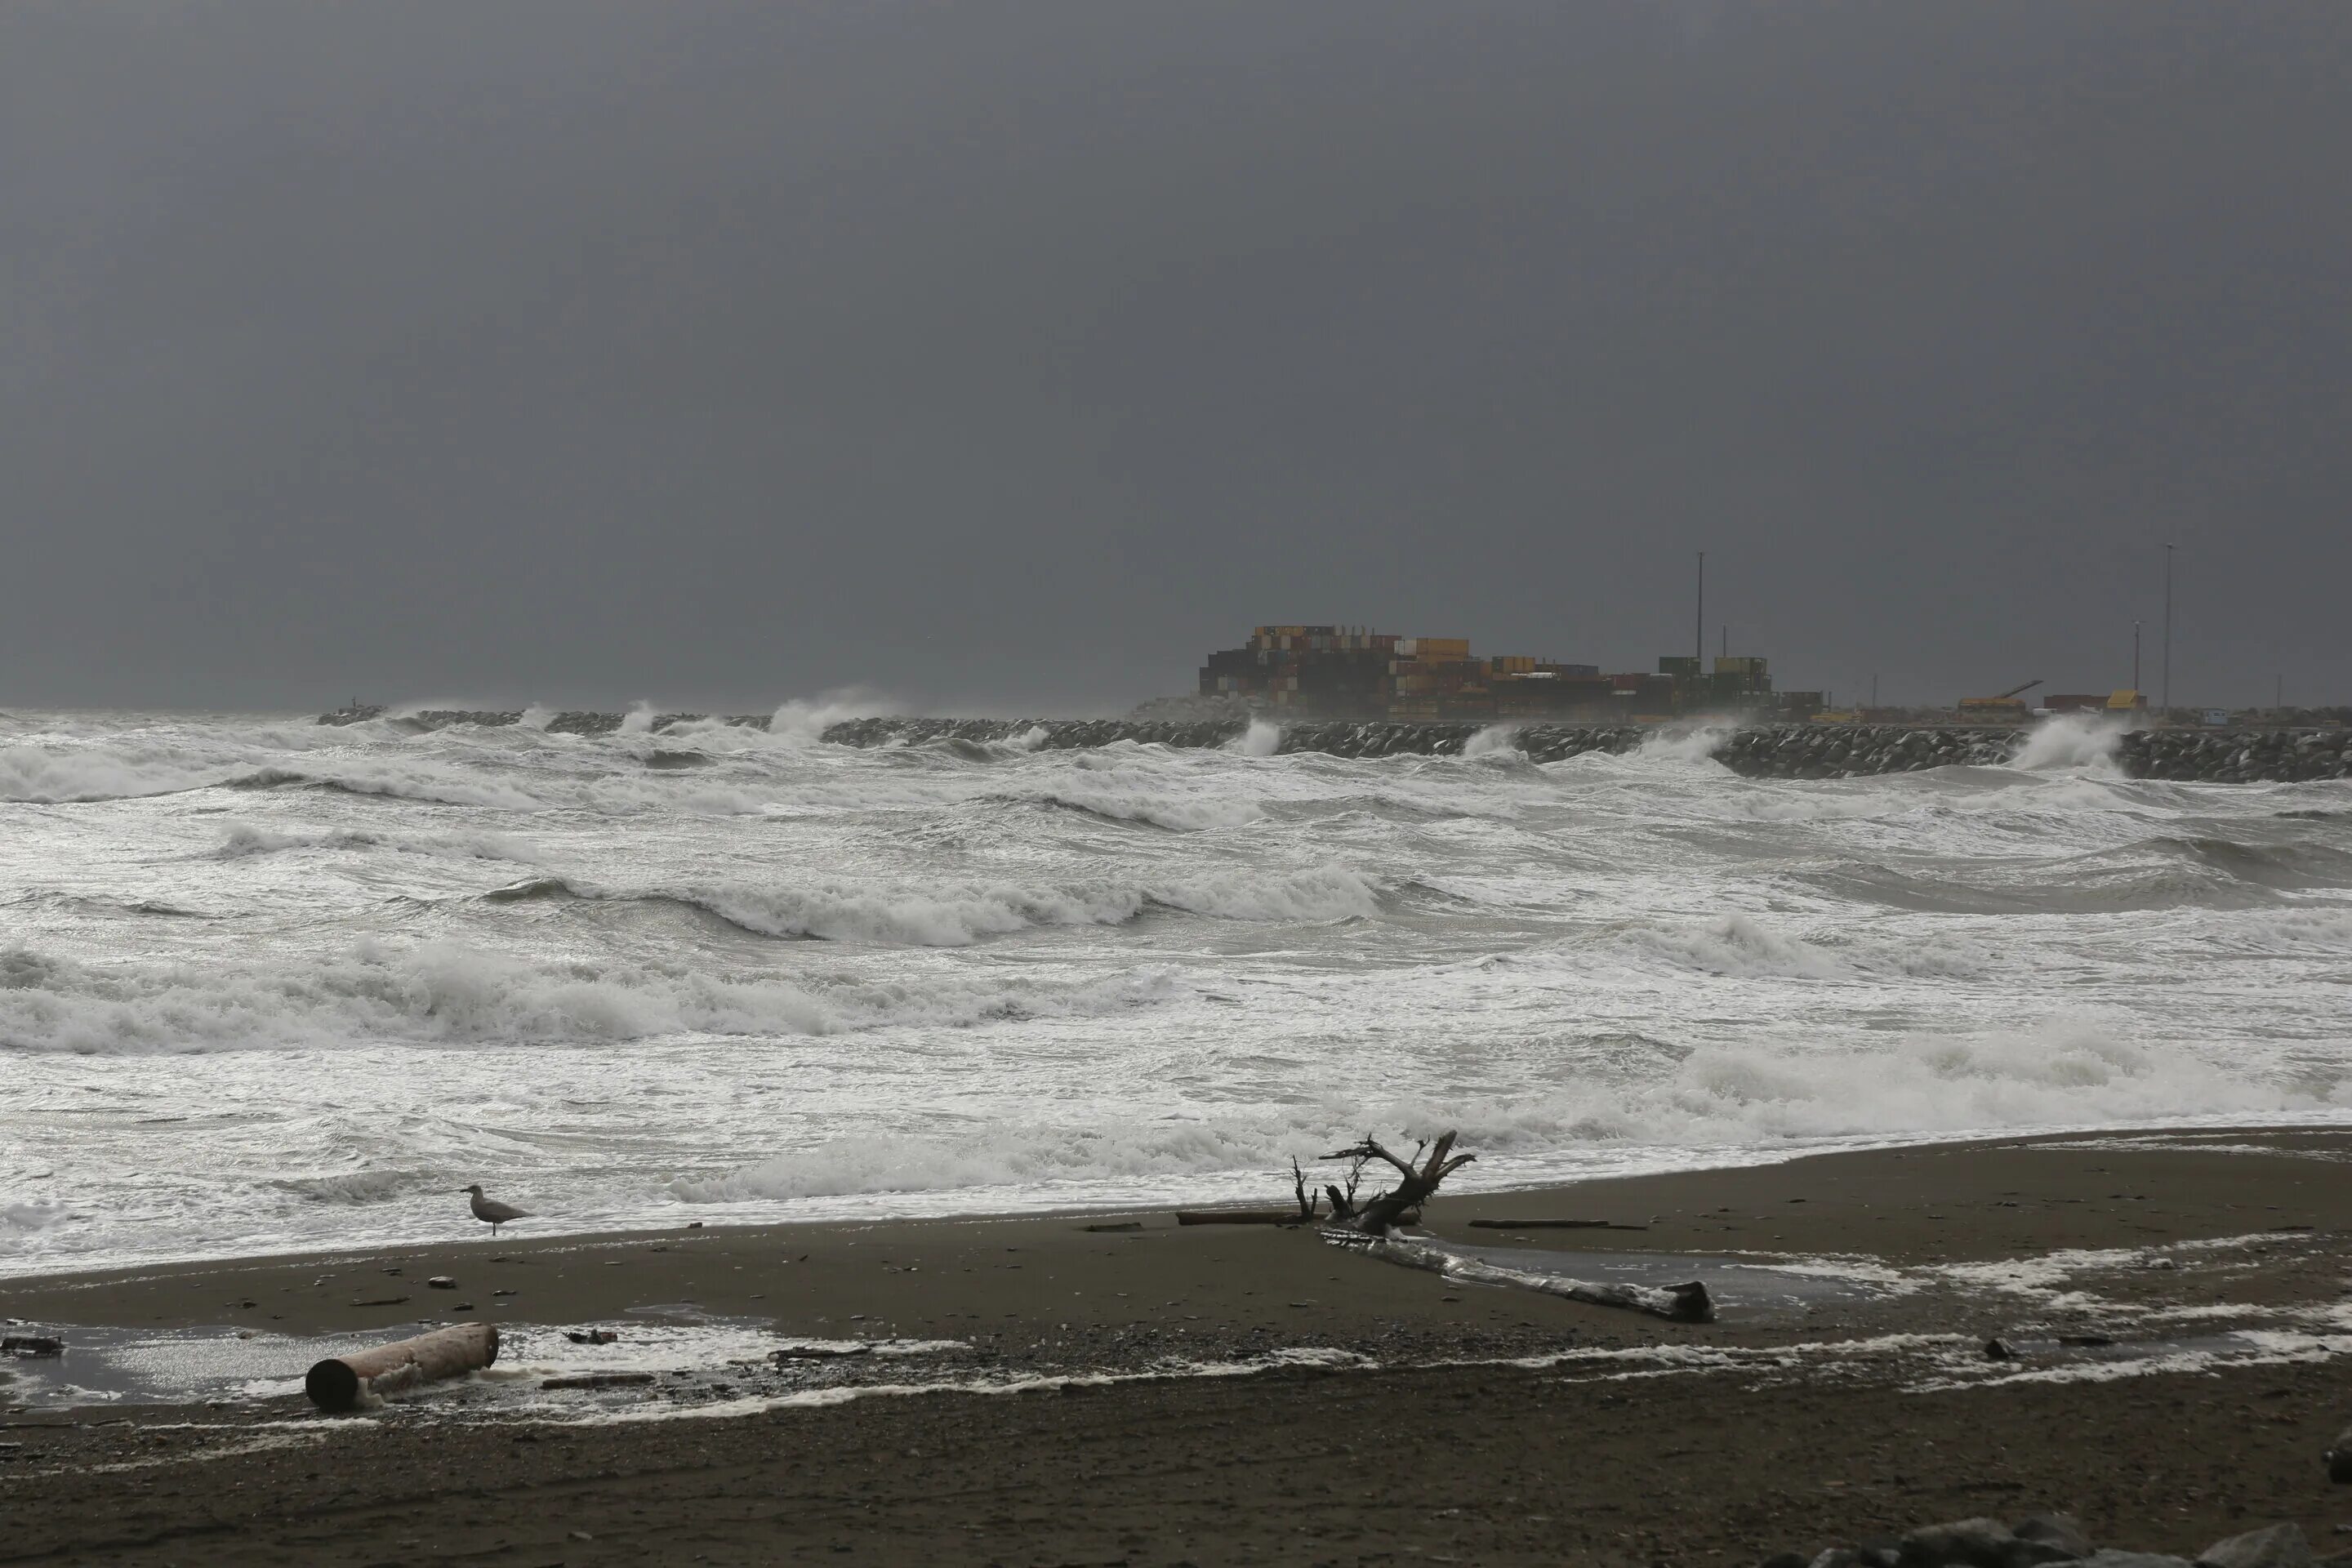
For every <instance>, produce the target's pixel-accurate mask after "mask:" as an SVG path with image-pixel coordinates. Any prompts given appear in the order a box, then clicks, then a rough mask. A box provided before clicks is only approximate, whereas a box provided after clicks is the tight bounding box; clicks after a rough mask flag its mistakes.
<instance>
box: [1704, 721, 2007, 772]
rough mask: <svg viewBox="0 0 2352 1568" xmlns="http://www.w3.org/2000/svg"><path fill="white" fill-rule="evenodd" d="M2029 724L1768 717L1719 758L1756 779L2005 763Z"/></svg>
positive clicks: (1733, 738)
mask: <svg viewBox="0 0 2352 1568" xmlns="http://www.w3.org/2000/svg"><path fill="white" fill-rule="evenodd" d="M2024 740H2025V732H2024V731H2021V730H1930V729H1909V728H1906V727H1905V726H1902V725H1898V724H1768V725H1764V726H1762V727H1760V728H1758V729H1753V730H1735V731H1732V732H1731V733H1730V734H1728V735H1726V736H1725V737H1724V738H1723V739H1722V740H1721V741H1720V742H1717V745H1716V748H1715V752H1714V756H1715V760H1716V761H1717V762H1718V763H1722V764H1723V765H1724V766H1725V767H1727V768H1729V769H1730V770H1731V771H1732V772H1733V773H1741V774H1745V775H1746V776H1747V777H1748V778H1766V779H1843V778H1854V777H1859V776H1862V775H1865V774H1872V773H1917V772H1920V771H1921V770H1923V769H1927V768H1948V767H1961V766H1975V767H1997V766H1999V765H2000V763H2005V762H2007V761H2009V760H2010V758H2011V757H2012V756H2014V755H2015V754H2016V753H2017V750H2018V748H2019V746H2020V745H2021V744H2022V743H2023V742H2024Z"/></svg>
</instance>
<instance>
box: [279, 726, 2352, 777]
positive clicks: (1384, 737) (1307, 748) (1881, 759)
mask: <svg viewBox="0 0 2352 1568" xmlns="http://www.w3.org/2000/svg"><path fill="white" fill-rule="evenodd" d="M629 718H630V716H629V715H625V714H620V713H593V712H585V711H569V712H562V713H557V714H554V715H551V717H549V718H548V720H547V721H546V722H545V724H544V725H543V726H542V727H543V728H545V729H547V730H549V731H554V732H557V733H568V734H581V735H603V734H610V733H612V732H614V731H617V730H620V729H621V728H623V726H624V725H625V723H627V722H628V721H629ZM708 718H709V716H708V715H706V714H700V713H657V714H652V715H647V716H646V717H645V719H644V721H643V727H644V728H646V729H647V730H650V731H656V732H659V731H665V730H668V729H671V728H673V727H675V726H677V725H679V724H684V723H690V722H695V721H705V720H707V719H708ZM372 719H384V720H386V721H388V722H391V723H394V724H398V725H400V726H402V727H404V728H407V729H412V730H416V731H425V730H440V729H446V728H448V727H450V726H452V725H457V724H477V725H486V726H496V725H504V724H519V723H520V722H522V721H523V714H521V713H520V712H489V711H460V710H425V711H422V712H412V713H402V714H397V715H394V714H390V713H388V712H387V710H383V709H381V708H367V707H353V708H347V709H343V710H339V711H337V712H334V713H326V714H321V715H320V719H319V722H320V723H321V724H356V723H362V722H364V721H368V720H372ZM719 722H722V723H726V724H733V725H741V726H746V727H750V728H753V729H765V728H767V727H768V724H769V720H768V718H767V716H766V715H765V714H757V713H751V714H733V715H729V716H727V717H725V718H723V719H721V720H719ZM1256 722H1258V723H1260V724H1263V725H1265V726H1266V727H1267V728H1269V729H1271V730H1272V731H1273V734H1272V736H1271V737H1270V742H1269V744H1268V745H1267V746H1266V747H1265V750H1266V751H1268V752H1272V753H1274V754H1277V755H1280V754H1288V753H1294V752H1317V753H1320V754H1322V755H1326V756H1334V757H1392V756H1422V757H1445V756H1458V755H1461V754H1462V753H1463V752H1466V751H1468V750H1470V749H1471V743H1472V742H1473V741H1474V740H1475V739H1476V738H1477V737H1478V736H1480V735H1481V734H1485V735H1487V736H1489V737H1490V738H1491V744H1492V745H1493V747H1494V748H1495V749H1496V750H1502V751H1512V752H1518V753H1519V754H1521V755H1523V756H1525V757H1527V758H1528V760H1529V761H1531V762H1538V763H1556V762H1559V761H1561V760H1562V759H1564V758H1568V757H1573V756H1579V755H1581V754H1583V753H1585V752H1612V753H1622V752H1632V751H1636V750H1638V749H1640V748H1641V747H1642V746H1643V744H1644V743H1646V742H1649V741H1651V740H1653V739H1654V738H1656V737H1657V736H1659V735H1660V733H1661V731H1659V729H1658V728H1657V727H1656V726H1654V725H1639V724H1512V725H1495V724H1475V723H1464V722H1432V723H1411V722H1400V721H1389V720H1362V721H1352V720H1307V721H1298V722H1295V723H1283V724H1279V725H1274V724H1272V723H1271V721H1256ZM1252 723H1253V721H1250V720H1247V719H1244V718H1242V717H1239V716H1236V715H1234V714H1232V713H1225V714H1223V715H1220V716H1213V717H1205V718H1204V717H1180V718H1166V719H885V718H873V719H848V720H844V721H840V722H838V723H835V724H831V725H828V726H826V728H825V729H824V732H823V735H822V739H823V740H824V741H825V742H828V743H830V744H833V745H840V746H865V747H872V746H922V745H946V744H958V743H961V744H963V745H978V746H992V745H1006V744H1019V745H1021V746H1022V747H1024V749H1027V750H1032V751H1076V750H1083V749H1087V748H1090V747H1095V746H1108V745H1116V744H1119V743H1122V742H1123V743H1127V744H1132V745H1157V746H1184V747H1208V746H1229V745H1232V744H1234V742H1237V741H1239V740H1241V739H1242V738H1243V737H1244V735H1245V734H1247V733H1248V732H1249V731H1250V729H1251V727H1252ZM2032 733H2033V731H2028V730H2018V729H1984V728H1961V727H1953V728H1939V727H1934V726H1927V725H1919V726H1912V725H1902V724H1759V725H1748V726H1741V727H1738V728H1734V729H1727V730H1724V731H1720V732H1719V733H1717V736H1716V739H1715V741H1714V742H1713V745H1712V748H1711V750H1710V751H1709V752H1708V754H1709V755H1711V756H1713V757H1714V759H1715V760H1716V761H1717V762H1718V763H1722V764H1723V765H1724V766H1725V767H1727V768H1728V769H1730V770H1731V771H1732V772H1733V773H1739V774H1742V775H1744V776H1746V777H1748V778H1781V779H1829V778H1859V777H1866V776H1870V775H1874V774H1879V773H1916V772H1919V771H1921V770H1924V769H1927V768H1943V767H1958V766H1969V767H1998V766H2000V765H2002V764H2004V763H2009V762H2011V761H2012V760H2014V759H2015V758H2016V757H2017V756H2018V755H2019V753H2020V752H2021V750H2023V748H2024V747H2025V745H2026V742H2027V741H2028V738H2029V737H2030V736H2031V735H2032ZM2083 738H2084V742H2085V743H2086V744H2088V745H2089V746H2091V747H2092V748H2093V749H2097V748H2098V747H2099V746H2100V745H2101V744H2102V742H2100V740H2099V739H2098V737H2097V736H2096V735H2095V732H2086V733H2085V734H2084V737H2083ZM2113 747H2114V750H2113V752H2112V755H2113V758H2114V761H2115V764H2116V769H2117V770H2118V771H2119V772H2121V773H2124V774H2126V776H2128V777H2132V778H2148V779H2173V780H2179V781H2183V782H2190V783H2212V784H2236V783H2252V782H2263V783H2294V782H2300V781H2303V780H2309V779H2340V778H2352V730H2340V729H2338V730H2284V729H2282V730H2135V731H2127V732H2125V733H2122V734H2120V735H2117V736H2116V738H2115V739H2114V742H2113Z"/></svg>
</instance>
